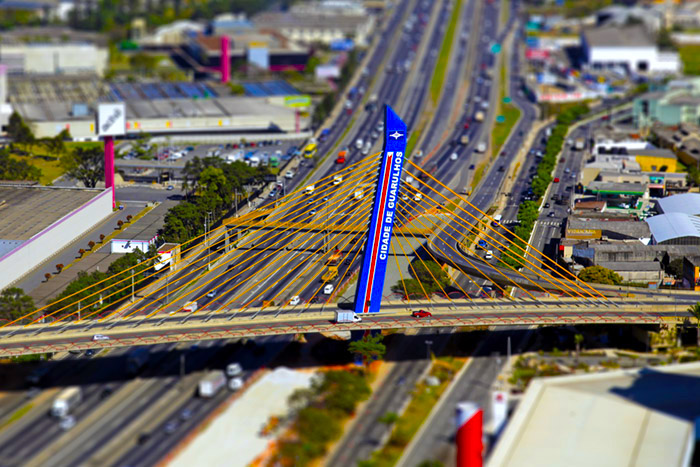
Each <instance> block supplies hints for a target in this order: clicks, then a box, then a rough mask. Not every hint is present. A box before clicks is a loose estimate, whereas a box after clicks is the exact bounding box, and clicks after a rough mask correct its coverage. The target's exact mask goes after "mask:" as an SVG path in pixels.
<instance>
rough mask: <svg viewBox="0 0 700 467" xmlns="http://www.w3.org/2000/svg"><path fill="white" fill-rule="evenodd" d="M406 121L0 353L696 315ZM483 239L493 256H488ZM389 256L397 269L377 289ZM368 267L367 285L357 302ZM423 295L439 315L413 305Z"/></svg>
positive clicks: (107, 285) (28, 329) (21, 325)
mask: <svg viewBox="0 0 700 467" xmlns="http://www.w3.org/2000/svg"><path fill="white" fill-rule="evenodd" d="M389 112H390V110H387V115H388V118H389V117H391V116H392V115H393V117H395V118H396V119H398V117H396V116H395V115H394V114H393V112H391V114H389ZM393 117H391V118H393ZM398 122H400V120H398ZM400 123H401V124H402V122H400ZM399 128H400V129H401V128H402V130H401V131H397V130H396V129H395V125H394V126H392V124H391V120H388V122H387V125H386V130H385V147H384V151H383V152H381V153H377V154H374V155H371V156H368V157H364V158H363V159H361V160H359V161H357V162H355V163H353V164H350V165H347V166H345V167H342V168H341V169H339V170H337V171H335V172H334V173H331V174H329V175H328V176H325V177H323V178H320V179H318V180H315V181H312V182H311V181H310V182H306V184H303V186H299V187H298V188H297V189H296V190H294V191H291V192H290V193H287V194H285V195H284V196H282V197H281V198H279V199H276V200H274V202H271V203H270V204H268V205H265V206H263V207H261V208H259V209H256V210H252V211H250V212H247V213H245V214H243V215H240V216H236V217H232V218H228V219H225V221H224V222H223V223H222V224H221V225H220V226H219V227H217V228H216V229H213V230H211V231H210V232H207V233H206V234H204V235H200V236H198V237H195V238H193V239H191V240H189V241H188V242H185V243H183V244H181V245H180V246H179V250H180V254H179V255H177V257H175V256H173V259H171V260H169V264H167V265H165V267H157V266H162V265H163V264H160V263H162V258H160V257H158V256H156V257H153V258H150V259H149V260H147V261H145V262H142V263H140V264H138V265H135V266H133V267H132V268H130V269H128V270H125V271H122V272H120V273H119V274H116V275H115V276H112V277H108V278H106V279H104V280H102V281H101V282H98V283H96V284H93V285H91V286H89V287H86V288H84V289H82V290H78V291H76V292H73V293H72V294H70V295H67V296H65V297H63V298H61V299H60V300H57V301H56V302H54V303H50V304H48V305H46V306H43V307H41V308H39V309H37V310H35V311H33V312H31V313H28V314H27V315H25V316H22V317H18V318H17V319H15V320H13V321H11V322H8V323H5V324H3V325H2V326H0V354H11V355H17V354H23V353H34V352H39V351H55V350H67V349H71V348H87V347H111V346H124V345H139V344H147V343H156V342H163V341H169V340H185V339H191V340H195V339H206V338H211V339H218V338H224V337H235V336H258V335H267V334H289V333H300V332H326V331H328V332H332V331H338V330H349V329H365V330H366V329H381V328H392V327H394V328H406V327H419V326H435V327H438V326H467V325H499V324H511V325H512V324H531V325H548V324H587V323H625V324H633V323H640V324H643V323H644V324H658V323H665V322H673V323H677V322H686V321H687V320H688V319H689V316H690V315H689V314H688V313H687V311H686V310H687V308H688V306H689V305H691V304H694V303H696V302H697V294H694V293H692V292H687V293H670V292H668V291H647V290H643V291H636V292H635V293H634V296H633V297H631V296H627V297H625V296H622V295H623V294H621V291H619V290H618V289H616V288H609V287H598V286H594V285H591V284H587V283H584V282H582V281H580V280H578V279H577V278H576V277H575V276H574V275H573V274H572V273H570V272H569V271H568V270H566V269H564V268H563V267H562V266H560V265H559V264H557V263H556V262H555V261H553V260H551V259H550V258H548V257H547V256H545V255H544V254H543V253H542V252H541V251H538V250H537V249H536V248H534V247H533V246H532V245H529V244H528V241H527V239H523V238H520V237H518V236H517V235H516V234H515V233H514V232H513V231H512V230H510V229H509V228H508V227H507V226H502V225H498V223H497V222H496V220H495V219H494V218H492V217H491V216H490V215H489V214H488V213H487V212H484V211H483V210H481V209H479V208H478V207H477V206H475V205H474V204H472V203H471V202H470V201H469V200H468V199H467V198H466V197H465V196H462V195H460V194H458V193H456V192H455V191H453V190H452V189H450V188H449V187H448V186H446V185H445V184H443V183H442V182H441V181H440V180H437V179H436V178H435V177H434V176H433V175H432V174H430V173H429V172H426V171H425V170H423V168H421V167H420V166H419V165H417V164H416V163H414V162H413V161H411V160H408V159H404V157H403V151H404V149H405V137H406V132H405V126H403V127H400V126H399ZM392 130H393V133H392ZM392 137H393V139H394V142H392V141H391V138H392ZM392 144H394V146H392ZM477 245H481V247H482V248H483V249H488V250H491V251H492V252H493V255H494V256H495V257H496V258H495V259H493V260H491V261H487V260H485V259H483V258H482V257H480V256H479V255H478V254H477V250H476V248H477ZM506 256H509V257H510V258H511V259H512V261H509V262H508V263H510V265H508V264H507V263H506V262H504V261H503V258H505V257H506ZM409 258H410V260H409ZM498 258H501V259H500V260H499V259H498ZM382 261H383V263H382ZM392 263H393V264H392ZM390 264H391V266H392V267H393V265H394V264H395V266H396V269H395V271H397V273H398V276H399V278H398V279H399V280H398V281H397V283H396V285H394V286H393V287H383V286H382V284H383V282H384V275H385V269H386V268H387V267H388V266H389V265H390ZM436 264H437V265H441V266H442V267H441V269H442V271H438V270H436V269H435V265H436ZM513 264H517V267H516V266H514V265H513ZM438 267H440V266H438ZM358 277H359V280H358V282H357V283H358V286H357V288H358V290H359V292H357V294H358V295H360V294H362V297H363V298H361V299H359V300H358V299H355V300H348V299H347V298H346V297H345V295H346V293H345V292H346V291H347V288H348V287H350V286H352V285H354V284H355V279H356V278H358ZM445 277H449V280H445V279H444V278H445ZM479 278H483V279H487V280H488V281H490V285H488V286H486V285H485V284H484V282H483V281H481V280H479ZM388 285H392V284H388ZM387 290H391V292H387ZM516 291H517V293H516ZM370 295H371V297H370ZM627 295H630V294H627ZM195 303H196V305H195ZM338 307H341V308H345V309H354V310H355V311H356V312H359V313H362V315H363V320H362V322H360V323H353V324H350V323H343V324H336V323H334V320H333V318H334V312H335V310H337V309H338ZM416 309H427V310H430V312H431V313H433V316H432V317H430V318H428V319H426V318H422V319H417V318H414V317H412V316H411V311H413V310H416ZM378 310H381V312H380V313H375V311H378ZM368 311H371V312H370V313H368Z"/></svg>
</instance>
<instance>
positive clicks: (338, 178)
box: [333, 175, 343, 185]
mask: <svg viewBox="0 0 700 467" xmlns="http://www.w3.org/2000/svg"><path fill="white" fill-rule="evenodd" d="M341 183H343V177H342V176H340V175H336V176H335V177H333V185H340V184H341Z"/></svg>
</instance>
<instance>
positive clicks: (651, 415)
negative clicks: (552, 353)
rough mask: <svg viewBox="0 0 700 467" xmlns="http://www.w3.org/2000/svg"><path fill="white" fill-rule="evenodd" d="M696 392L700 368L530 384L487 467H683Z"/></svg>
mask: <svg viewBox="0 0 700 467" xmlns="http://www.w3.org/2000/svg"><path fill="white" fill-rule="evenodd" d="M698 391H700V363H688V364H681V365H668V366H663V367H652V368H641V369H635V370H620V371H612V372H605V373H598V374H586V375H572V376H557V377H551V378H536V379H534V380H533V381H532V382H531V383H530V386H529V387H528V389H527V391H526V392H525V396H524V397H523V399H522V400H521V402H520V404H519V405H518V408H517V410H516V411H515V414H514V415H513V417H512V418H511V419H510V421H509V422H508V424H507V425H506V427H505V430H504V432H503V434H502V435H501V436H500V439H499V441H498V443H497V444H496V447H495V449H494V451H493V452H492V454H491V457H490V459H489V466H491V467H525V466H531V465H538V466H542V467H548V466H567V467H584V466H585V467H588V466H591V465H596V466H613V465H615V466H617V465H635V466H637V467H657V466H660V465H663V466H666V467H685V466H688V465H691V458H692V457H693V449H694V447H695V442H696V430H695V426H696V420H697V416H698V414H699V413H700V401H699V400H698V398H697V397H696V394H697V392H698ZM533 460H536V461H533Z"/></svg>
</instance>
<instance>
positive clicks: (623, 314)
mask: <svg viewBox="0 0 700 467" xmlns="http://www.w3.org/2000/svg"><path fill="white" fill-rule="evenodd" d="M694 303H696V298H694V297H691V298H688V297H685V296H683V295H679V296H678V297H676V299H675V300H673V299H668V298H667V299H660V298H657V299H647V298H644V299H640V300H634V299H629V298H613V299H610V300H609V301H594V300H591V301H579V300H571V299H542V300H538V301H536V302H533V301H530V300H493V299H491V300H486V299H477V300H454V301H452V300H444V299H441V300H436V301H433V302H422V301H416V302H383V303H382V312H381V313H366V314H364V315H363V316H362V322H360V323H342V324H337V323H335V311H333V310H330V309H329V308H330V307H328V306H324V305H312V306H310V307H309V308H308V309H307V308H300V307H290V306H284V307H275V308H274V309H272V308H269V309H249V310H247V311H245V312H239V311H232V310H224V311H222V312H219V313H214V312H212V311H208V310H202V311H201V312H200V313H197V314H190V313H176V314H173V315H168V316H159V315H156V316H153V317H150V318H143V317H133V318H128V319H111V320H106V321H91V322H69V323H66V324H62V323H60V322H59V323H57V324H48V325H31V326H8V327H4V328H2V330H1V332H0V356H18V355H24V354H33V353H40V352H60V351H69V350H85V349H103V348H112V347H124V346H133V345H154V344H159V343H163V342H183V341H184V342H186V341H198V340H210V339H230V338H242V337H260V336H268V335H282V334H305V333H333V332H338V331H368V330H381V329H409V328H439V327H460V326H512V325H528V326H553V325H586V324H651V325H654V324H656V325H659V324H690V322H691V315H690V314H689V313H688V311H687V308H688V306H690V305H692V304H694ZM419 308H422V309H426V310H429V311H430V312H431V313H432V317H428V318H413V317H412V316H411V311H413V310H417V309H419ZM97 334H102V335H104V336H107V337H108V338H109V339H107V340H93V336H95V335H97Z"/></svg>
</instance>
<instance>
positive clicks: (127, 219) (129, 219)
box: [126, 214, 133, 222]
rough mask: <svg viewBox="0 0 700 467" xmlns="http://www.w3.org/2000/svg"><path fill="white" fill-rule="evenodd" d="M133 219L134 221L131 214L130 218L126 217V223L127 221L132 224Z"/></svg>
mask: <svg viewBox="0 0 700 467" xmlns="http://www.w3.org/2000/svg"><path fill="white" fill-rule="evenodd" d="M131 219H133V216H132V215H131V214H129V215H128V216H126V221H127V222H131Z"/></svg>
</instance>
